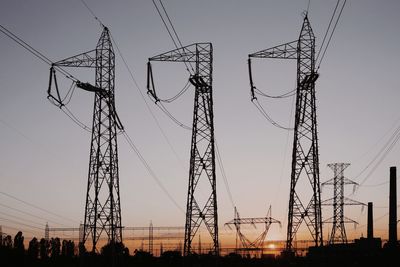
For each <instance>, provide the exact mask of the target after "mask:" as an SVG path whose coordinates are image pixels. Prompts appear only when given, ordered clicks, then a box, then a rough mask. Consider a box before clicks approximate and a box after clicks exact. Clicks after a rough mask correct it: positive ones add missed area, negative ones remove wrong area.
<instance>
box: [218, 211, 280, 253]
mask: <svg viewBox="0 0 400 267" xmlns="http://www.w3.org/2000/svg"><path fill="white" fill-rule="evenodd" d="M274 223H277V224H279V225H281V222H280V221H278V220H276V219H274V218H272V217H271V208H269V209H268V212H267V215H266V216H265V217H261V218H240V216H239V212H238V211H237V209H236V207H235V217H234V219H233V220H231V221H229V222H227V223H225V225H226V226H228V227H229V228H230V226H231V225H233V226H234V227H235V229H236V253H238V252H239V251H240V252H252V251H254V252H259V251H261V252H262V250H263V245H264V240H265V237H266V236H267V233H268V230H269V228H270V226H271V224H274ZM256 224H264V230H263V231H262V232H261V234H260V235H258V236H257V238H256V239H255V240H253V241H251V240H250V239H249V238H248V237H246V236H245V235H244V234H243V232H242V230H241V225H253V226H254V227H255V225H256ZM238 239H239V241H240V244H239V242H238Z"/></svg>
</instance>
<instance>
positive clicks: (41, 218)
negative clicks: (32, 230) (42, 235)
mask: <svg viewBox="0 0 400 267" xmlns="http://www.w3.org/2000/svg"><path fill="white" fill-rule="evenodd" d="M0 206H3V207H5V208H7V209H10V210H13V211H16V212H19V213H22V214H25V215H28V216H31V217H34V218H37V219H40V220H44V221H46V222H51V223H54V224H57V225H61V226H67V225H65V224H62V223H59V222H56V221H53V220H50V219H49V218H44V217H40V216H37V215H35V214H32V213H29V212H26V211H23V210H20V209H17V208H14V207H11V206H8V205H4V204H2V203H0Z"/></svg>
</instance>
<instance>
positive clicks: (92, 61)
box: [53, 49, 96, 68]
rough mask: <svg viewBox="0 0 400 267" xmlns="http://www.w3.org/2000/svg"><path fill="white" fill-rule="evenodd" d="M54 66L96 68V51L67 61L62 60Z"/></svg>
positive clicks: (69, 58)
mask: <svg viewBox="0 0 400 267" xmlns="http://www.w3.org/2000/svg"><path fill="white" fill-rule="evenodd" d="M53 66H60V67H84V68H95V67H96V49H93V50H90V51H88V52H84V53H81V54H78V55H75V56H72V57H68V58H66V59H62V60H60V61H57V62H55V63H53Z"/></svg>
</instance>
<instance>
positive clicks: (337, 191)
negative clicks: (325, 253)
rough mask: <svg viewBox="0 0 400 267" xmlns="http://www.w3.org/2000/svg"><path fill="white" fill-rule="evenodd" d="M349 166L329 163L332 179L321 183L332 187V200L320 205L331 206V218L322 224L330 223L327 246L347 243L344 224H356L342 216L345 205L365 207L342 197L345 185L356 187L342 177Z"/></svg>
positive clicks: (353, 183)
mask: <svg viewBox="0 0 400 267" xmlns="http://www.w3.org/2000/svg"><path fill="white" fill-rule="evenodd" d="M349 166H350V163H331V164H328V167H329V168H331V169H332V170H333V174H334V176H333V178H332V179H330V180H328V181H326V182H324V183H322V185H323V186H325V185H333V198H330V199H327V200H325V201H323V202H322V205H325V206H326V205H329V206H330V205H332V206H333V217H331V218H329V219H328V220H325V221H324V222H332V231H331V234H330V237H329V241H328V242H329V244H337V243H342V244H346V243H347V235H346V228H345V225H344V224H345V223H357V222H356V221H354V220H352V219H349V218H347V217H345V216H344V206H345V205H365V204H364V203H361V202H358V201H355V200H352V199H349V198H347V197H345V196H344V186H345V185H349V184H352V185H358V184H357V183H356V182H354V181H352V180H350V179H347V178H345V177H344V170H345V169H346V168H347V167H349Z"/></svg>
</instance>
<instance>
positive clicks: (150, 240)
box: [149, 221, 154, 254]
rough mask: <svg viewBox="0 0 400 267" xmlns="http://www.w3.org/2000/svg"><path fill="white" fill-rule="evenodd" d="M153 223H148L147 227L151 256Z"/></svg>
mask: <svg viewBox="0 0 400 267" xmlns="http://www.w3.org/2000/svg"><path fill="white" fill-rule="evenodd" d="M153 240H154V239H153V222H152V221H150V226H149V253H150V254H153Z"/></svg>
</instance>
